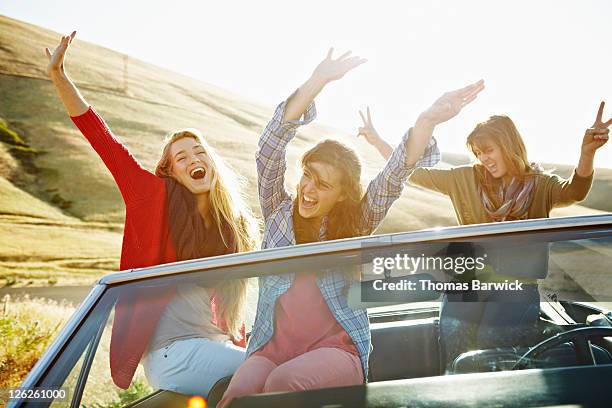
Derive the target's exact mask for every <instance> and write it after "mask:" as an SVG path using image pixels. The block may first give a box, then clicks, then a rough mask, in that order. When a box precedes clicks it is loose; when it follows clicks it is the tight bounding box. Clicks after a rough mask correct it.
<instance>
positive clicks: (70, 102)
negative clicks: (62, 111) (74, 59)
mask: <svg viewBox="0 0 612 408" xmlns="http://www.w3.org/2000/svg"><path fill="white" fill-rule="evenodd" d="M75 35H76V31H73V32H72V34H70V35H65V36H63V37H62V39H61V41H60V43H59V45H58V46H57V47H56V48H55V50H54V51H53V53H51V51H50V50H49V48H45V53H46V54H47V58H48V59H49V63H48V65H47V74H48V75H49V78H51V81H52V82H53V85H55V89H56V90H57V94H58V95H59V97H60V99H61V100H62V102H63V103H64V106H65V107H66V111H68V114H69V115H70V116H80V115H82V114H84V113H85V112H87V110H88V109H89V105H88V104H87V101H85V99H84V98H83V96H82V95H81V93H80V92H79V90H78V89H77V87H76V85H75V84H74V83H73V82H72V81H71V80H70V78H68V75H66V72H65V71H64V60H65V58H66V51H68V47H69V46H70V43H72V40H73V39H74V36H75Z"/></svg>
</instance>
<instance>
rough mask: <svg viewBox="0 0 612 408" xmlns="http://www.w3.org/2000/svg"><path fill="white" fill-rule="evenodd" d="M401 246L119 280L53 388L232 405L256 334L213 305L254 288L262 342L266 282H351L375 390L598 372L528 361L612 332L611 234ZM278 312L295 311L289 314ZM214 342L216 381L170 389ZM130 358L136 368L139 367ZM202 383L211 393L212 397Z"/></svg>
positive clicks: (85, 394) (344, 244) (71, 349)
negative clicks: (234, 288)
mask: <svg viewBox="0 0 612 408" xmlns="http://www.w3.org/2000/svg"><path fill="white" fill-rule="evenodd" d="M392 238H394V239H391V240H386V241H387V242H386V243H381V242H385V241H380V240H378V241H377V240H376V239H373V238H370V239H363V240H348V241H339V242H329V243H323V244H315V245H305V246H299V247H295V248H294V249H293V250H292V252H291V256H285V257H284V258H280V259H275V260H266V261H258V262H250V263H249V262H243V263H241V264H240V265H233V266H227V267H218V268H210V269H207V270H198V267H197V262H198V261H194V262H183V263H180V264H176V265H175V266H170V267H173V268H178V269H179V270H180V269H183V270H193V272H189V273H186V272H185V273H179V274H174V275H166V276H158V277H151V278H143V279H137V280H127V281H123V282H121V283H119V282H117V283H112V278H109V289H107V290H106V291H105V292H104V294H103V295H102V297H101V299H100V300H99V301H98V303H97V305H96V306H95V308H94V309H93V310H92V311H91V312H90V313H89V314H88V316H87V318H86V319H85V320H84V322H83V323H82V324H81V326H80V328H79V329H78V331H77V332H76V333H75V334H74V335H73V336H72V337H71V338H70V339H69V341H68V343H67V346H66V347H65V348H64V349H63V351H62V353H61V354H60V355H59V357H58V358H57V359H56V360H55V361H54V363H53V365H52V367H51V368H50V370H48V372H47V374H46V376H45V377H44V379H43V380H42V381H41V382H40V383H39V386H54V387H64V388H67V389H68V390H70V391H69V398H72V399H73V400H80V401H81V404H83V405H87V406H91V405H95V404H98V405H96V406H114V405H112V404H127V403H129V402H130V401H134V400H137V399H139V398H144V397H146V396H151V395H153V396H157V397H156V398H161V397H160V395H165V396H166V397H167V396H168V395H173V396H174V398H185V401H187V399H188V398H190V397H191V396H193V395H202V396H203V397H204V398H209V399H211V400H212V399H215V398H219V395H216V394H215V393H218V391H217V390H215V385H216V384H217V383H218V382H219V381H220V380H222V379H224V378H228V377H229V376H231V375H232V373H233V371H234V370H236V368H237V366H239V365H240V364H241V363H242V362H243V361H244V359H245V350H244V348H243V347H244V344H245V343H244V340H245V339H244V338H240V337H241V336H242V333H244V332H242V326H241V325H240V326H239V328H238V329H239V330H238V332H237V333H236V335H232V334H231V333H229V331H228V330H227V326H223V323H221V322H219V321H218V320H215V316H217V315H216V311H215V310H214V309H215V308H216V307H217V306H218V304H219V303H215V301H212V302H211V298H212V299H214V297H215V294H216V293H219V291H220V288H221V285H223V284H226V285H227V282H239V283H240V284H244V285H246V288H247V289H246V299H245V300H246V303H245V307H244V315H243V316H244V318H243V320H240V322H242V321H244V323H245V324H244V328H245V329H246V333H244V335H245V336H244V337H246V338H247V339H249V341H251V342H253V341H256V340H254V339H253V338H252V336H253V333H252V327H253V324H254V322H255V319H256V317H255V316H256V312H257V308H258V307H259V308H261V307H262V303H263V301H262V300H261V299H260V297H261V296H262V293H264V296H267V293H265V291H264V292H262V290H263V287H261V286H262V284H264V283H265V281H266V279H282V278H288V279H293V282H302V281H303V280H304V281H305V280H306V279H312V282H316V283H317V284H318V285H321V283H322V282H323V281H324V280H325V279H329V278H330V277H334V279H337V280H342V281H343V282H346V286H345V287H344V289H343V291H341V292H342V293H344V294H345V295H346V296H345V297H342V298H338V299H336V301H340V302H341V301H342V299H345V301H346V302H347V305H348V307H349V308H350V309H351V310H353V311H355V312H356V313H357V312H359V311H366V310H367V312H368V316H369V333H370V339H369V341H371V345H372V351H371V353H370V355H369V356H368V366H367V370H368V374H367V376H368V380H369V382H377V381H385V380H399V379H410V378H420V377H431V376H442V375H453V374H459V373H470V372H491V371H501V370H517V369H524V368H543V369H549V368H554V367H564V366H574V365H580V364H585V362H584V361H583V360H582V359H583V358H584V356H581V353H580V350H578V351H577V348H578V345H579V343H580V339H582V338H583V337H576V338H573V337H571V336H570V337H568V338H567V339H565V340H564V341H562V342H560V343H559V344H552V345H550V346H544V347H542V348H541V350H540V349H539V350H537V353H532V354H527V353H528V352H529V351H530V349H531V348H533V347H534V346H536V345H538V344H539V343H541V342H543V341H545V340H547V339H549V338H551V337H553V336H555V335H559V334H563V333H567V332H570V331H572V330H575V329H584V328H596V327H612V321H611V315H610V314H609V313H607V314H606V310H605V309H606V306H609V305H610V303H606V302H610V301H611V298H612V296H611V295H612V291H611V288H610V284H609V282H610V280H609V272H608V268H609V265H610V264H611V261H612V237H611V235H610V230H609V229H607V228H603V227H601V228H583V229H580V228H578V229H565V230H552V231H547V230H539V231H531V232H517V233H510V234H509V233H506V234H494V235H490V236H471V237H470V236H464V237H462V238H454V239H435V240H431V237H430V239H429V240H427V241H423V240H416V242H410V241H411V240H410V239H407V238H413V239H414V238H415V236H410V235H407V234H405V235H398V236H392ZM417 238H418V237H417ZM403 240H404V241H408V242H402V241H403ZM393 241H396V243H393ZM412 241H413V240H412ZM389 242H391V243H389ZM296 249H299V250H297V251H296ZM274 251H277V252H279V250H274ZM272 252H273V251H264V252H261V253H260V255H261V256H263V255H266V254H268V253H269V254H270V255H272ZM281 252H282V250H281ZM274 255H279V254H274ZM281 255H282V254H281ZM266 256H267V255H266ZM273 258H274V257H272V256H270V259H273ZM225 259H226V260H230V261H231V259H232V257H231V256H230V257H226V258H225ZM159 268H163V267H159ZM159 268H158V269H159ZM123 276H124V277H125V276H129V275H125V274H124V275H123ZM228 277H232V278H234V279H232V280H228V279H227V278H228ZM123 279H125V278H122V279H116V281H121V280H123ZM327 302H328V303H327V304H326V305H325V304H323V305H321V304H318V305H317V304H314V303H313V304H307V305H304V307H303V308H302V310H303V314H301V315H292V316H288V317H287V316H285V317H286V318H288V319H289V321H290V322H293V323H291V324H294V328H295V330H298V331H299V330H301V328H300V327H301V326H303V325H307V324H309V321H312V316H309V314H312V313H320V311H321V310H324V309H325V308H327V309H326V310H331V309H332V308H333V307H336V306H335V305H334V304H332V302H333V300H332V301H329V300H327ZM258 304H259V306H258ZM211 305H212V308H211ZM330 305H331V306H330ZM322 306H323V308H322ZM276 313H277V316H279V314H278V313H282V310H280V309H278V307H277V309H276ZM217 318H218V316H217ZM224 324H227V322H225V323H224ZM313 330H316V328H315V329H313ZM345 330H346V331H347V332H350V328H345ZM585 336H586V337H584V339H586V340H587V349H588V351H589V356H588V358H589V360H590V363H593V362H595V363H596V364H598V365H601V364H610V363H612V354H611V352H612V343H611V340H612V338H611V337H609V333H604V335H601V333H600V335H599V336H598V337H597V336H596V337H590V334H589V333H586V334H585ZM350 340H351V341H352V342H353V343H356V340H353V338H352V337H350ZM206 343H210V344H212V343H214V345H215V347H217V346H218V352H219V353H220V355H221V354H222V353H224V354H223V355H224V358H223V359H222V360H218V361H217V362H216V365H215V366H214V367H212V370H211V371H210V372H209V374H208V375H209V378H197V381H194V377H193V374H190V376H191V377H190V376H180V375H178V376H177V375H175V376H173V377H172V378H174V381H178V382H180V381H182V383H181V384H180V386H181V387H182V388H179V387H176V386H177V384H169V383H168V382H165V381H166V380H165V379H164V375H163V373H164V370H165V369H166V368H164V367H165V366H164V363H165V362H166V361H169V360H172V362H173V363H174V364H175V367H176V365H178V366H179V367H180V370H179V371H180V372H187V373H193V368H194V367H198V365H199V364H200V363H201V361H199V360H198V359H199V358H201V356H199V355H198V354H197V353H196V354H189V355H188V356H186V355H185V353H186V351H185V350H186V349H185V345H186V344H199V345H200V346H202V345H204V344H206ZM580 344H581V343H580ZM139 354H140V355H139ZM134 356H136V357H134ZM128 357H129V358H128ZM130 358H132V360H133V359H134V358H136V360H135V361H132V363H131V364H130ZM232 359H233V360H232ZM202 384H205V387H207V390H208V392H207V393H203V392H202V391H201V388H198V387H202ZM225 385H226V386H227V384H225ZM173 386H175V387H176V388H175V389H172V387H173ZM189 387H192V388H191V389H189ZM160 390H161V391H160ZM221 394H222V393H221Z"/></svg>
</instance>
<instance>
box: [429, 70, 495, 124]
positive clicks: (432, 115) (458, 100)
mask: <svg viewBox="0 0 612 408" xmlns="http://www.w3.org/2000/svg"><path fill="white" fill-rule="evenodd" d="M483 89H484V80H482V79H481V80H480V81H478V82H475V83H473V84H472V85H468V86H466V87H465V88H461V89H457V90H454V91H450V92H446V93H445V94H444V95H442V96H441V97H440V98H438V100H437V101H435V102H434V104H433V105H431V106H430V107H429V109H427V110H426V111H425V112H423V113H421V115H420V116H419V120H420V121H425V122H426V123H428V124H429V125H431V126H436V125H438V124H440V123H443V122H446V121H447V120H449V119H451V118H453V117H455V116H457V114H458V113H459V112H461V109H463V107H464V106H466V105H467V104H469V103H470V102H472V101H473V100H474V99H476V96H478V93H479V92H480V91H482V90H483Z"/></svg>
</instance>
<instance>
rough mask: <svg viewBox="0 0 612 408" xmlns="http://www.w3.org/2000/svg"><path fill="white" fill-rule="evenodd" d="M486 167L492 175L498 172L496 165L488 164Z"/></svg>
mask: <svg viewBox="0 0 612 408" xmlns="http://www.w3.org/2000/svg"><path fill="white" fill-rule="evenodd" d="M486 166H487V169H488V170H489V171H490V172H491V173H495V172H496V171H497V166H496V165H495V164H487V165H486Z"/></svg>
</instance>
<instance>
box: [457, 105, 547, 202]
mask: <svg viewBox="0 0 612 408" xmlns="http://www.w3.org/2000/svg"><path fill="white" fill-rule="evenodd" d="M486 142H493V143H495V144H496V145H497V146H499V149H500V150H501V153H502V158H503V160H504V163H505V164H506V167H507V168H508V173H509V174H510V175H511V176H513V177H516V178H518V179H519V180H525V179H526V178H527V177H530V176H532V175H533V174H536V173H537V172H538V171H537V168H536V165H535V164H532V163H530V162H529V160H528V159H527V148H526V147H525V143H524V142H523V138H522V137H521V134H520V133H519V131H518V129H517V128H516V126H515V125H514V122H512V119H510V118H509V117H508V116H506V115H494V116H491V117H490V118H489V119H487V120H486V121H484V122H481V123H478V124H477V125H476V127H474V130H472V132H471V133H470V134H469V136H468V138H467V141H466V144H467V147H468V149H469V150H470V151H471V152H472V153H473V154H474V155H475V156H476V153H475V152H476V150H477V149H481V150H482V146H483V145H484V144H485V143H486ZM474 169H475V170H476V174H477V177H478V182H479V183H480V185H481V186H482V187H483V188H484V190H485V191H486V192H487V193H488V194H489V193H491V192H492V191H493V189H494V188H496V186H498V183H499V182H501V181H500V180H496V179H495V178H494V177H492V176H491V175H490V174H489V172H488V171H487V170H486V169H485V167H484V166H483V165H482V164H480V163H477V164H475V165H474Z"/></svg>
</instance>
